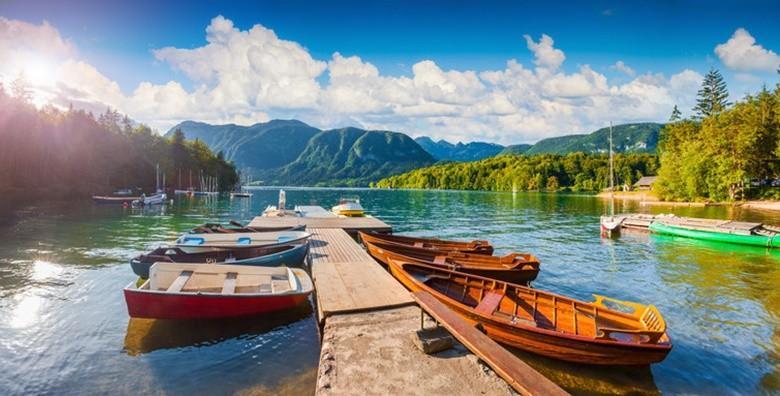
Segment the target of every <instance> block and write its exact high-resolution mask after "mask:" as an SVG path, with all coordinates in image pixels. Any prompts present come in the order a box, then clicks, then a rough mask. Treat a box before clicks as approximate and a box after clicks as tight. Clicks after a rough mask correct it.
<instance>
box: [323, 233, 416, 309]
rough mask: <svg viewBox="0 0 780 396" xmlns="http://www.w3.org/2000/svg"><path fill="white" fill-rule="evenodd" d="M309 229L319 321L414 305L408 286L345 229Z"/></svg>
mask: <svg viewBox="0 0 780 396" xmlns="http://www.w3.org/2000/svg"><path fill="white" fill-rule="evenodd" d="M309 232H311V233H312V237H311V240H310V241H311V248H310V251H309V257H310V258H311V272H312V278H313V279H314V284H315V285H316V295H317V309H318V311H319V320H320V322H321V321H323V320H324V319H325V318H326V317H328V316H330V315H333V314H341V313H353V312H364V311H370V310H377V309H386V308H394V307H401V306H405V305H411V304H414V301H413V300H412V298H411V297H410V296H409V293H408V292H407V291H406V289H404V287H403V286H402V285H401V284H400V283H398V282H397V281H396V280H395V279H393V277H392V275H390V274H389V273H388V272H387V271H385V270H384V269H383V268H382V267H381V266H380V265H379V264H378V263H377V262H376V261H374V259H373V258H371V256H369V255H368V253H366V251H365V250H363V248H361V247H360V245H358V244H357V242H355V240H354V239H352V237H350V236H349V235H348V234H347V233H346V232H344V231H343V230H340V229H331V228H324V229H322V228H313V229H310V230H309Z"/></svg>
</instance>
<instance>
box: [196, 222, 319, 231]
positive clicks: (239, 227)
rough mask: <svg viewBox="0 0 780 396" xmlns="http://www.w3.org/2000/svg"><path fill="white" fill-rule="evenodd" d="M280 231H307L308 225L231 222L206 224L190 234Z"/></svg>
mask: <svg viewBox="0 0 780 396" xmlns="http://www.w3.org/2000/svg"><path fill="white" fill-rule="evenodd" d="M279 231H306V224H299V225H293V226H280V227H249V226H245V225H243V224H241V223H238V222H236V221H232V220H231V221H230V223H229V225H228V226H223V225H222V224H215V223H206V224H203V225H199V226H197V227H195V228H193V229H191V230H190V234H214V233H222V234H230V233H246V232H279Z"/></svg>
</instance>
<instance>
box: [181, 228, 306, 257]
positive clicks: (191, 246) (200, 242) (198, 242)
mask: <svg viewBox="0 0 780 396" xmlns="http://www.w3.org/2000/svg"><path fill="white" fill-rule="evenodd" d="M310 236H311V234H309V233H308V232H305V231H278V232H242V233H226V234H223V233H216V234H184V235H182V236H181V237H179V239H177V240H176V241H175V242H174V244H175V245H176V246H178V247H181V248H185V249H184V250H185V251H186V252H187V253H195V252H202V251H205V250H210V249H213V248H241V247H259V246H273V245H281V244H294V243H303V242H305V241H306V240H307V239H308V238H309V237H310Z"/></svg>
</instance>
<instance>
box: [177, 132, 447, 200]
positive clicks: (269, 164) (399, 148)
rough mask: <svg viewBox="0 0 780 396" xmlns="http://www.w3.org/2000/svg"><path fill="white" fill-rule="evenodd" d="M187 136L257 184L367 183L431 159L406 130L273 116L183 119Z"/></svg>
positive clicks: (427, 163)
mask: <svg viewBox="0 0 780 396" xmlns="http://www.w3.org/2000/svg"><path fill="white" fill-rule="evenodd" d="M176 129H181V130H182V131H183V132H184V134H185V136H186V137H187V139H199V140H202V141H203V142H204V143H206V144H207V145H208V146H209V147H211V148H212V149H213V150H218V151H222V152H223V153H224V155H225V158H226V159H228V160H232V161H234V162H235V164H236V165H237V166H238V167H239V168H240V169H248V170H249V172H250V173H251V174H252V175H253V176H254V178H255V179H259V180H260V181H261V182H262V183H263V184H287V185H318V184H327V185H368V183H369V182H371V181H374V180H378V179H381V178H383V177H387V176H389V175H392V174H396V173H402V172H406V171H408V170H411V169H415V168H418V167H421V166H427V165H430V164H432V163H433V162H434V161H435V160H434V159H433V158H432V157H431V156H430V155H429V154H428V153H427V152H425V150H423V149H422V148H421V147H420V146H419V145H418V144H417V143H415V142H414V140H412V139H411V138H409V137H408V136H406V135H404V134H401V133H397V132H388V131H366V130H363V129H358V128H343V129H334V130H327V131H321V130H319V129H317V128H314V127H311V126H309V125H306V124H304V123H303V122H300V121H295V120H273V121H270V122H267V123H260V124H255V125H251V126H238V125H232V124H230V125H209V124H205V123H199V122H192V121H186V122H183V123H181V124H179V125H177V126H175V127H174V128H172V129H171V131H169V132H168V133H169V134H172V133H173V131H175V130H176Z"/></svg>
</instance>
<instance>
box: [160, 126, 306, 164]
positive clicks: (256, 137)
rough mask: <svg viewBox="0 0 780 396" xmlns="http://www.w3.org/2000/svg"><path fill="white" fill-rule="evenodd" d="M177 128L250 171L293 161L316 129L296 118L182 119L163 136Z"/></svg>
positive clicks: (168, 134) (190, 138)
mask: <svg viewBox="0 0 780 396" xmlns="http://www.w3.org/2000/svg"><path fill="white" fill-rule="evenodd" d="M177 129H181V131H182V132H184V136H185V137H186V138H187V140H195V139H198V140H200V141H202V142H203V143H206V145H207V146H209V147H210V148H211V149H212V150H214V151H221V152H222V153H223V154H224V156H225V158H226V159H227V160H229V161H233V162H234V163H235V164H236V165H237V166H238V167H239V168H240V169H248V170H249V172H250V173H253V174H255V173H259V172H262V171H265V170H267V169H271V168H278V167H282V166H284V165H287V164H289V163H291V162H293V161H295V159H296V158H298V156H299V155H300V154H301V153H302V152H303V149H304V148H305V147H306V144H307V143H308V141H309V139H311V138H312V136H314V135H316V134H317V133H319V132H320V130H319V129H317V128H314V127H311V126H309V125H306V124H304V123H303V122H300V121H296V120H272V121H269V122H265V123H258V124H254V125H251V126H240V125H235V124H227V125H211V124H206V123H203V122H195V121H185V122H182V123H180V124H179V125H176V126H175V127H173V128H171V130H170V131H168V133H167V134H166V136H170V135H172V134H173V132H174V131H175V130H177Z"/></svg>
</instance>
